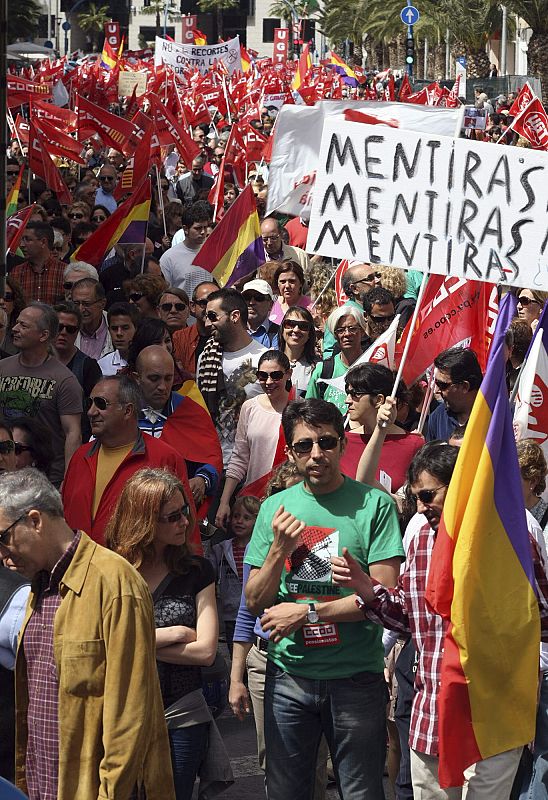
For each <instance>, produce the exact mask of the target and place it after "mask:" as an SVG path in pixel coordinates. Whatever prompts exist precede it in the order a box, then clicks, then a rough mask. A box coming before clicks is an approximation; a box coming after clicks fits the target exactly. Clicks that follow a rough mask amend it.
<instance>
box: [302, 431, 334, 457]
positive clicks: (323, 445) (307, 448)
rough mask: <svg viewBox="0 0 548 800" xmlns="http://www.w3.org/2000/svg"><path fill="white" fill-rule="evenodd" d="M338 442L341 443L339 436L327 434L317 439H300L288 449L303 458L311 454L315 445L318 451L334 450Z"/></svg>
mask: <svg viewBox="0 0 548 800" xmlns="http://www.w3.org/2000/svg"><path fill="white" fill-rule="evenodd" d="M340 441H342V439H341V437H340V436H331V435H330V434H327V435H326V436H319V437H318V438H317V439H301V440H300V441H298V442H293V444H291V445H290V448H291V450H293V451H294V452H295V453H297V455H299V456H305V455H308V453H311V452H312V449H313V447H314V445H315V444H317V445H318V447H319V448H320V450H334V449H335V448H336V447H337V445H338V443H339V442H340Z"/></svg>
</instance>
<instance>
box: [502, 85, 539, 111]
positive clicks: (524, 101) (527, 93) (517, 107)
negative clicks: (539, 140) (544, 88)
mask: <svg viewBox="0 0 548 800" xmlns="http://www.w3.org/2000/svg"><path fill="white" fill-rule="evenodd" d="M535 97H536V95H535V93H534V91H533V90H532V89H531V84H530V83H529V81H527V83H525V84H524V85H523V86H522V87H521V89H520V90H519V93H518V96H517V97H516V99H515V100H514V102H513V103H512V105H511V106H510V111H509V112H508V114H509V115H510V116H511V117H515V116H517V115H518V114H521V112H522V111H525V109H526V108H527V106H528V105H529V103H530V102H531V100H534V99H535Z"/></svg>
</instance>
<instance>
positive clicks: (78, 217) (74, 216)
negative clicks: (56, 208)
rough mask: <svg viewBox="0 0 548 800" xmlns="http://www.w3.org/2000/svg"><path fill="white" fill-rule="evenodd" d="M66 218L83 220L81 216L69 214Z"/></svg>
mask: <svg viewBox="0 0 548 800" xmlns="http://www.w3.org/2000/svg"><path fill="white" fill-rule="evenodd" d="M68 217H69V219H84V215H83V214H69V215H68Z"/></svg>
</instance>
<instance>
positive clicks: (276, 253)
mask: <svg viewBox="0 0 548 800" xmlns="http://www.w3.org/2000/svg"><path fill="white" fill-rule="evenodd" d="M261 236H262V238H263V244H264V251H265V255H266V260H267V261H287V260H288V259H289V260H290V261H296V262H297V263H298V264H300V266H301V267H302V269H303V272H304V273H305V274H306V272H307V270H308V269H309V268H310V260H309V258H308V256H307V254H306V253H305V252H304V250H301V248H300V247H292V246H291V245H289V244H285V243H284V241H283V239H282V229H281V227H280V223H279V222H278V220H277V219H274V217H266V218H265V219H263V221H262V222H261Z"/></svg>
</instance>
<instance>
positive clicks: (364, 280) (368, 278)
mask: <svg viewBox="0 0 548 800" xmlns="http://www.w3.org/2000/svg"><path fill="white" fill-rule="evenodd" d="M375 278H377V280H380V279H381V278H382V273H381V272H372V273H371V275H366V276H365V278H360V279H359V281H355V283H372V282H373V281H374V280H375Z"/></svg>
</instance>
